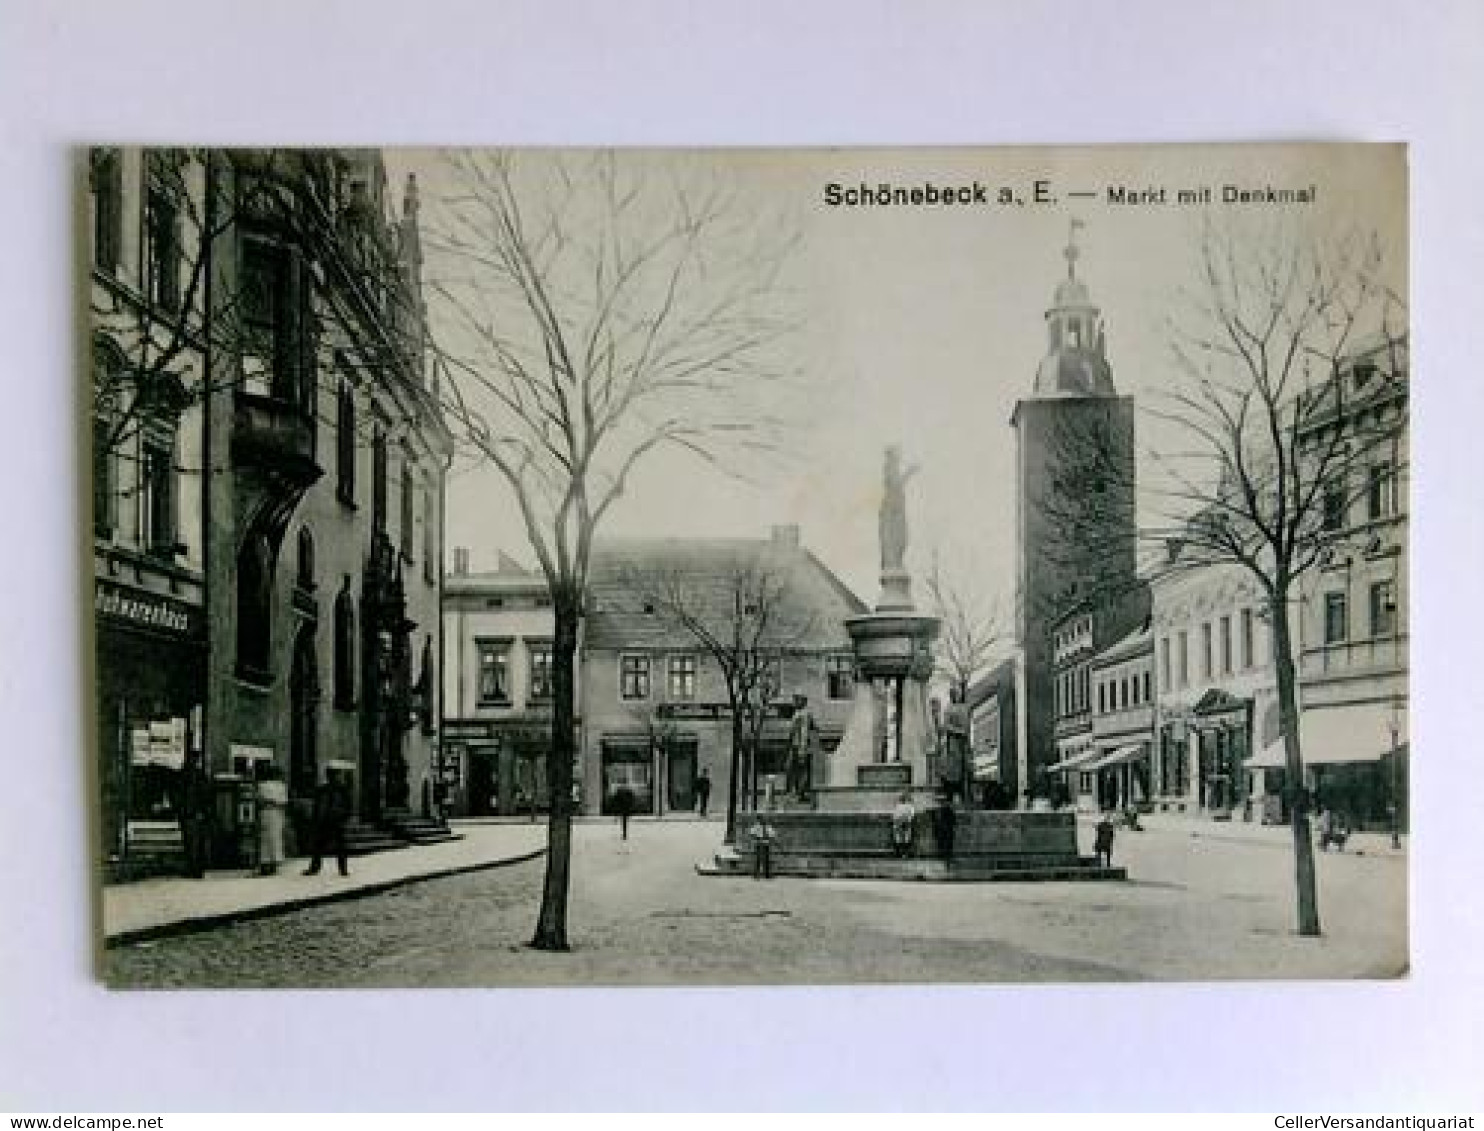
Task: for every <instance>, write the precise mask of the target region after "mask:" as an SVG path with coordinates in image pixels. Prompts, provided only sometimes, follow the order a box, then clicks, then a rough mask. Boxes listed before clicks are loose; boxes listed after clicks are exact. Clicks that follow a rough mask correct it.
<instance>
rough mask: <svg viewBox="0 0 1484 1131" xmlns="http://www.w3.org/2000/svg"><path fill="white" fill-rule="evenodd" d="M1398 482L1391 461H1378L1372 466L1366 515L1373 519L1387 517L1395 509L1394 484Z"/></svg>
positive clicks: (1367, 492)
mask: <svg viewBox="0 0 1484 1131" xmlns="http://www.w3.org/2000/svg"><path fill="white" fill-rule="evenodd" d="M1395 482H1396V479H1395V476H1394V475H1393V474H1392V470H1391V464H1390V463H1378V464H1375V465H1373V466H1372V467H1371V470H1370V477H1369V479H1368V480H1367V483H1366V515H1367V517H1369V518H1371V519H1377V518H1385V517H1386V516H1388V515H1390V514H1391V513H1392V512H1393V511H1394V510H1395V500H1394V498H1393V496H1394V491H1393V485H1394V483H1395Z"/></svg>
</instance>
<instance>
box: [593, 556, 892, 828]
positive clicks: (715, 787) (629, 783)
mask: <svg viewBox="0 0 1484 1131" xmlns="http://www.w3.org/2000/svg"><path fill="white" fill-rule="evenodd" d="M758 578H769V579H772V581H771V582H770V591H771V593H772V594H773V597H772V600H774V601H776V605H775V606H774V608H773V611H772V612H770V613H767V614H766V615H767V616H769V617H770V618H772V620H773V624H774V625H776V626H777V628H776V631H773V630H770V631H768V632H765V633H764V634H762V635H761V636H759V637H758V638H757V639H759V640H760V641H761V642H762V643H761V645H760V647H761V648H762V649H763V650H764V651H766V653H767V654H768V658H767V664H768V669H769V674H768V676H767V679H766V681H765V682H766V684H767V689H766V692H765V698H766V706H765V708H764V710H763V711H762V717H761V719H760V722H759V729H758V733H757V735H756V740H757V753H756V766H755V774H753V775H748V774H747V773H745V772H743V773H741V774H740V775H739V778H740V781H741V783H742V784H741V785H740V786H739V803H741V804H746V803H747V801H748V800H750V796H749V795H750V793H751V787H750V785H749V782H748V778H749V776H752V777H755V780H756V783H757V789H758V791H759V794H760V795H765V794H767V793H768V792H769V791H770V790H771V791H773V792H781V791H782V788H783V785H784V771H785V762H786V758H787V751H788V737H789V731H790V721H791V716H792V714H793V711H794V705H795V703H796V701H797V700H796V697H797V696H803V697H805V699H806V700H807V706H808V709H809V711H810V712H811V713H812V715H813V717H814V720H815V724H816V726H817V729H818V738H819V743H818V752H817V757H819V758H823V757H827V756H828V755H829V752H830V751H831V750H833V749H834V747H835V746H836V745H837V744H838V743H839V741H840V738H841V736H842V735H843V734H844V729H845V723H846V721H847V717H848V715H849V712H850V707H851V702H852V698H853V695H854V679H855V671H854V657H853V653H852V651H851V642H850V637H849V635H848V634H847V633H846V631H845V624H844V622H845V619H846V618H847V617H851V616H857V615H859V614H861V613H864V612H865V611H866V606H865V605H864V604H863V603H862V602H861V601H860V600H859V599H858V598H857V597H856V596H855V595H854V594H853V593H851V592H850V591H849V590H848V589H847V588H846V587H845V586H844V584H843V583H841V582H840V581H839V579H838V578H836V577H835V575H834V574H833V573H832V572H830V570H829V569H828V568H827V567H826V566H825V565H824V564H823V563H822V562H820V561H819V559H818V558H816V557H815V556H814V555H813V554H812V553H810V552H809V551H808V550H807V549H806V548H804V547H803V546H802V545H801V543H800V541H799V532H798V528H797V527H778V528H775V529H774V531H773V535H772V537H771V538H769V539H752V540H749V539H727V540H698V539H674V540H655V541H633V542H620V541H613V542H608V543H601V544H599V545H597V546H595V547H594V551H593V561H592V568H591V576H590V581H589V591H588V611H587V616H586V618H585V622H584V626H583V638H582V644H581V653H580V654H581V676H580V679H581V684H580V686H581V690H582V695H581V716H582V721H583V726H582V731H581V741H580V749H581V752H582V753H581V766H580V774H581V776H580V781H581V797H580V805H581V811H582V812H585V813H600V812H607V811H609V809H610V807H611V803H612V800H613V798H614V796H615V794H616V792H617V791H618V790H619V789H621V788H622V789H627V790H628V791H629V792H630V794H631V795H632V796H633V797H634V799H635V800H636V802H637V805H638V811H639V812H644V813H655V814H662V813H667V812H685V811H688V810H691V809H693V808H694V807H695V806H696V803H697V798H696V789H695V785H696V781H697V780H698V778H699V777H700V775H701V774H702V773H703V772H704V773H705V774H706V775H707V777H708V778H709V779H710V781H711V785H712V788H711V794H710V805H711V807H712V809H713V810H714V811H718V812H724V811H725V810H726V808H727V805H728V799H729V796H730V794H729V789H730V769H731V755H732V745H733V719H732V708H731V703H730V700H729V696H728V694H727V688H726V682H725V679H724V676H723V671H722V667H721V664H720V662H719V661H718V659H717V656H716V655H715V653H713V652H711V651H709V650H708V648H707V647H705V646H703V644H702V643H701V640H700V638H699V637H698V635H697V633H696V632H695V631H694V630H692V629H690V628H687V627H686V625H685V624H683V623H681V621H680V619H679V618H677V616H675V615H674V613H673V610H672V609H671V608H670V607H669V606H667V605H665V604H664V603H663V602H659V601H656V600H654V599H652V597H651V596H650V593H651V590H652V588H653V587H654V586H656V585H664V586H667V587H668V588H667V591H668V592H675V591H677V588H678V589H683V591H684V593H685V594H686V595H687V597H686V599H687V601H688V602H690V604H689V605H688V608H689V610H690V612H691V614H692V615H693V616H694V617H695V618H696V621H697V622H698V623H700V624H702V625H706V626H709V628H710V630H711V631H713V632H715V633H717V634H723V633H728V632H730V629H731V626H732V625H733V624H734V623H737V622H736V619H735V618H737V617H739V616H740V617H742V618H746V619H747V620H748V621H749V623H752V621H753V618H756V617H757V616H758V615H759V614H760V612H761V610H759V609H757V608H754V607H751V606H750V605H748V607H743V605H744V604H747V603H748V602H750V601H751V600H752V598H751V597H749V596H748V595H749V594H751V593H755V592H757V589H756V581H757V579H758ZM739 579H745V580H739ZM744 769H745V767H744ZM822 771H823V766H822V765H816V766H815V767H814V774H815V780H819V779H820V777H821V776H822Z"/></svg>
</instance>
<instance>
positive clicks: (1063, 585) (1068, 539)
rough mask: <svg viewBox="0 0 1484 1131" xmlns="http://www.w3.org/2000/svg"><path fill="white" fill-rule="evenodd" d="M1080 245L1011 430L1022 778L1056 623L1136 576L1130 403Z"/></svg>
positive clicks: (1070, 256)
mask: <svg viewBox="0 0 1484 1131" xmlns="http://www.w3.org/2000/svg"><path fill="white" fill-rule="evenodd" d="M1078 254H1079V253H1078V249H1077V247H1076V245H1075V243H1073V244H1071V245H1069V246H1068V247H1067V249H1066V259H1067V276H1066V278H1065V279H1063V280H1062V281H1061V282H1060V283H1059V284H1058V286H1057V288H1056V293H1055V298H1054V300H1053V303H1052V306H1051V307H1050V308H1049V309H1048V310H1047V311H1046V325H1047V334H1048V346H1047V353H1046V356H1045V358H1044V359H1043V360H1042V362H1041V364H1040V368H1039V369H1038V371H1037V374H1036V382H1035V387H1034V389H1033V392H1032V394H1031V396H1030V397H1028V398H1026V399H1023V400H1021V401H1019V402H1018V403H1017V404H1016V406H1015V412H1014V415H1013V416H1012V417H1011V421H1010V423H1011V426H1012V427H1013V428H1014V429H1015V433H1016V552H1017V568H1016V578H1017V580H1016V607H1017V610H1018V616H1017V626H1016V628H1017V640H1018V643H1019V645H1020V649H1021V654H1022V657H1023V663H1024V703H1023V707H1024V709H1023V711H1021V713H1020V723H1019V725H1020V734H1019V740H1018V745H1019V746H1020V748H1021V749H1022V750H1023V751H1024V752H1025V755H1024V757H1025V761H1026V764H1027V767H1028V779H1027V780H1028V787H1029V788H1030V789H1031V790H1032V791H1034V790H1036V789H1038V788H1040V786H1039V785H1038V783H1044V782H1046V781H1047V780H1048V779H1047V775H1046V774H1045V772H1044V771H1045V769H1046V767H1047V766H1049V765H1051V764H1052V763H1054V762H1055V761H1056V760H1057V753H1056V704H1057V698H1056V666H1057V664H1056V647H1055V641H1054V639H1053V637H1054V629H1053V625H1054V623H1055V622H1056V621H1057V620H1058V619H1059V618H1060V617H1062V616H1063V615H1064V614H1065V612H1066V610H1067V609H1068V608H1069V607H1071V606H1073V605H1075V604H1077V603H1078V602H1079V601H1082V600H1088V599H1091V600H1095V601H1100V600H1106V599H1110V598H1116V597H1117V596H1119V595H1120V594H1122V593H1124V592H1126V591H1127V589H1128V588H1129V586H1130V585H1132V583H1133V582H1134V579H1135V537H1136V529H1135V524H1134V407H1133V400H1132V398H1130V397H1120V396H1119V395H1118V393H1117V390H1116V388H1115V387H1114V384H1113V371H1112V367H1111V365H1110V364H1109V362H1108V356H1107V345H1106V338H1105V335H1104V330H1103V324H1102V321H1101V317H1100V313H1099V310H1098V307H1097V306H1096V305H1094V304H1093V302H1092V299H1091V297H1090V294H1089V292H1088V288H1087V286H1086V284H1085V283H1083V282H1082V281H1081V280H1080V279H1079V278H1078V277H1077V259H1078Z"/></svg>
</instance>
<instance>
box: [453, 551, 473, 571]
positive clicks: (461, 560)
mask: <svg viewBox="0 0 1484 1131" xmlns="http://www.w3.org/2000/svg"><path fill="white" fill-rule="evenodd" d="M453 575H454V576H455V577H468V576H469V550H468V548H467V547H465V546H455V547H454V550H453Z"/></svg>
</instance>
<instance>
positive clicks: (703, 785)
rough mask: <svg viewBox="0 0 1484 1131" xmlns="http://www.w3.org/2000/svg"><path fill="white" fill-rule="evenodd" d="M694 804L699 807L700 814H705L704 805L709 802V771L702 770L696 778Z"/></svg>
mask: <svg viewBox="0 0 1484 1131" xmlns="http://www.w3.org/2000/svg"><path fill="white" fill-rule="evenodd" d="M696 804H697V805H698V806H699V807H700V815H701V816H702V817H704V816H706V806H708V805H710V804H711V771H709V770H702V771H701V776H700V777H699V778H697V779H696Z"/></svg>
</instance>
